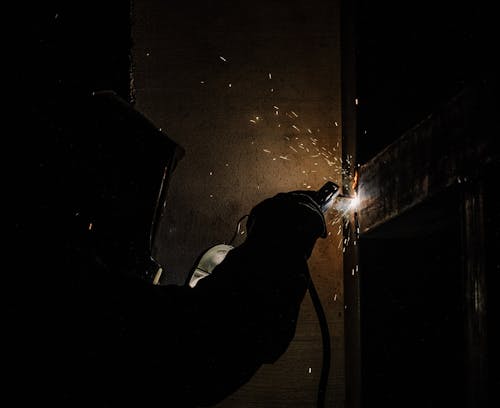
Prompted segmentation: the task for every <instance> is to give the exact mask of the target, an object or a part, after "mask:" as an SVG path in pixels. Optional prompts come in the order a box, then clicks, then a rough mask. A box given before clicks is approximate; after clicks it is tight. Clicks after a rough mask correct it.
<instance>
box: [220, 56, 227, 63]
mask: <svg viewBox="0 0 500 408" xmlns="http://www.w3.org/2000/svg"><path fill="white" fill-rule="evenodd" d="M219 58H220V59H221V60H222V61H224V62H227V59H225V58H224V57H223V56H222V55H219Z"/></svg>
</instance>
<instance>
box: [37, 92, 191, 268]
mask: <svg viewBox="0 0 500 408" xmlns="http://www.w3.org/2000/svg"><path fill="white" fill-rule="evenodd" d="M63 99H64V98H61V100H63ZM67 100H68V101H69V100H71V103H69V102H66V99H64V102H62V103H61V106H56V107H53V109H54V110H56V109H57V110H58V112H57V114H54V113H53V114H52V115H50V116H49V117H51V118H53V117H55V118H56V119H52V120H54V122H55V123H54V125H53V127H54V133H53V134H54V137H53V139H51V140H50V142H51V143H53V146H52V147H51V149H50V150H52V152H50V154H51V156H49V158H50V160H47V163H46V165H45V166H44V167H43V171H44V172H45V173H42V172H39V173H38V174H37V176H38V177H39V178H40V179H41V180H40V182H39V183H38V184H39V185H40V189H42V188H43V191H42V192H41V193H40V196H43V197H42V198H41V200H43V199H45V200H46V202H45V203H43V205H44V207H45V208H46V209H47V210H46V211H49V210H50V212H51V214H50V219H51V220H52V221H51V222H52V227H53V229H54V230H55V229H56V228H59V229H60V231H61V232H60V233H59V234H58V235H60V236H61V237H62V239H63V240H73V244H72V247H78V246H79V245H81V246H82V247H83V246H85V247H92V248H93V249H94V250H95V254H96V255H95V256H96V257H97V258H98V259H99V261H100V262H101V263H102V264H104V265H106V267H108V269H112V270H115V271H119V273H128V274H132V275H139V276H141V277H147V278H151V275H154V274H155V273H156V271H157V270H158V267H159V265H158V263H157V262H156V261H155V260H154V259H153V257H152V242H153V240H154V237H155V234H156V231H157V226H158V221H159V218H160V217H161V213H162V210H163V207H164V203H165V199H166V198H165V196H166V190H167V187H168V182H169V179H170V177H171V173H172V171H173V170H174V168H175V166H176V163H177V161H178V160H179V159H180V158H181V157H182V155H183V153H184V151H183V149H182V148H181V147H180V146H179V145H178V144H177V143H175V142H174V141H173V140H171V139H170V138H169V137H168V136H167V135H166V134H165V133H163V132H162V131H161V130H159V129H158V128H157V127H156V126H155V125H154V124H153V123H152V122H151V121H149V120H148V119H147V118H146V117H145V116H144V115H142V114H141V113H140V112H139V111H137V110H136V109H134V108H133V106H132V105H131V104H129V103H128V102H126V101H125V100H123V99H122V98H120V97H119V96H117V95H116V94H115V93H114V92H111V91H109V92H108V91H103V92H97V93H94V94H93V95H85V96H81V97H80V98H73V99H69V97H68V99H67ZM65 105H66V106H65ZM46 149H47V150H49V149H48V148H46ZM55 152H56V153H55ZM56 154H57V156H56V157H55V155H56ZM42 159H44V158H43V157H42V158H41V160H42ZM46 217H49V215H47V216H46ZM82 237H84V238H82ZM76 241H77V242H76ZM75 242H76V243H75Z"/></svg>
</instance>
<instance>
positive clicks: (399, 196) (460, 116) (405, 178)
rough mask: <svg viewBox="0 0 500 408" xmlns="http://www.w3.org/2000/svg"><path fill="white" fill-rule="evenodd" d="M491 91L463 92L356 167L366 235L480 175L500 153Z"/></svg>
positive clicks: (362, 228) (476, 89)
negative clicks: (450, 188)
mask: <svg viewBox="0 0 500 408" xmlns="http://www.w3.org/2000/svg"><path fill="white" fill-rule="evenodd" d="M492 102H493V100H492V99H491V98H490V96H489V94H488V93H487V92H485V91H484V90H483V89H482V88H475V87H474V88H470V89H467V90H465V91H463V92H462V93H461V94H460V95H458V96H457V97H456V98H455V99H454V100H452V101H451V102H450V103H449V104H448V105H447V106H445V107H444V108H443V109H442V110H441V111H439V112H436V113H435V114H433V115H431V116H429V117H428V118H427V119H425V120H424V121H422V122H421V123H420V124H418V125H417V126H415V127H414V128H412V129H410V130H409V131H407V132H406V133H405V134H404V135H403V136H401V138H399V139H398V140H397V141H396V142H395V143H393V144H391V145H390V146H388V147H387V148H386V149H384V150H383V151H381V152H380V153H379V154H378V155H376V156H375V157H374V158H373V159H372V160H370V161H369V162H368V163H366V164H364V165H363V166H362V167H361V170H360V183H359V193H360V198H361V205H360V211H359V216H360V227H361V233H367V232H369V231H371V230H373V229H374V228H376V227H377V226H379V225H381V224H383V223H385V222H386V221H389V220H391V219H393V218H394V217H396V216H397V215H400V214H402V213H403V212H405V211H407V210H409V209H410V208H412V207H414V206H415V205H417V204H419V203H422V202H423V201H425V200H426V199H428V198H430V197H432V196H435V195H436V194H438V193H439V192H441V191H443V190H445V189H446V188H448V187H450V186H454V185H457V184H460V183H464V182H470V181H471V180H473V179H475V178H477V177H480V176H481V173H482V172H483V171H485V170H484V169H485V168H486V167H487V166H488V165H489V164H490V163H491V162H493V160H497V159H498V152H497V151H495V150H494V149H493V148H492V147H493V139H494V135H493V134H492V133H491V132H492V129H495V126H491V124H489V123H488V122H491V121H492V120H494V116H492V115H491V113H492V109H493V108H492V106H493V105H492Z"/></svg>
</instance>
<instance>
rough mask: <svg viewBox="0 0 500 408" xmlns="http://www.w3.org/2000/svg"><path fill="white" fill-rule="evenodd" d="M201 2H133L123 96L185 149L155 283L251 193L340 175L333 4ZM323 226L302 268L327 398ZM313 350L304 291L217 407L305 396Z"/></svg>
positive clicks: (337, 330) (333, 287) (335, 390)
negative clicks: (288, 330) (264, 355)
mask: <svg viewBox="0 0 500 408" xmlns="http://www.w3.org/2000/svg"><path fill="white" fill-rule="evenodd" d="M206 3H207V4H202V5H196V6H194V5H193V4H189V5H188V4H182V3H178V4H175V6H174V5H170V6H166V4H170V3H165V2H162V1H159V0H136V1H135V2H134V14H133V15H134V18H133V38H134V43H135V46H134V63H135V71H134V75H135V87H136V88H135V92H136V100H137V105H136V106H137V108H138V109H139V110H140V111H142V112H143V113H145V114H146V115H147V116H148V117H149V118H150V119H152V120H153V121H154V122H155V123H156V124H157V125H158V126H159V127H161V128H162V129H163V130H164V131H165V132H166V133H167V134H168V135H169V136H170V137H171V138H172V139H173V140H175V141H176V142H178V143H179V144H180V145H181V146H183V147H184V149H185V150H186V155H185V157H184V158H183V159H182V161H181V162H180V163H179V165H178V168H177V169H176V171H175V174H174V177H173V179H172V182H171V185H170V189H169V195H168V199H169V203H168V205H167V207H166V210H165V213H164V217H163V223H162V226H161V228H160V231H159V236H158V239H157V240H156V256H157V258H158V260H159V261H160V262H161V263H162V264H163V265H164V267H165V273H164V276H163V278H162V281H163V283H176V284H179V283H181V282H183V281H184V279H185V276H186V273H187V272H188V270H189V269H190V268H191V267H192V264H193V262H194V260H195V258H196V256H198V255H199V254H200V252H201V251H203V250H205V249H206V248H208V247H209V246H211V245H213V244H216V243H221V242H228V241H229V240H230V238H231V237H232V235H233V232H234V230H235V228H236V223H237V220H238V219H239V218H240V217H241V216H242V215H244V214H246V213H248V212H249V211H250V209H251V208H252V207H253V206H254V205H255V204H257V203H258V202H259V201H261V200H262V199H264V198H267V197H269V196H272V195H274V194H276V193H278V192H281V191H289V190H295V189H302V188H303V189H305V188H313V189H316V188H319V187H320V186H321V185H322V184H323V183H324V182H325V180H328V179H332V180H334V181H336V182H337V183H340V182H341V177H340V170H341V169H340V162H339V161H340V160H339V159H340V154H341V145H340V140H341V130H340V129H341V123H340V117H341V115H340V43H339V22H340V21H339V19H340V16H339V4H340V2H339V1H326V0H312V1H310V2H304V1H301V2H299V1H255V2H247V3H238V2H229V1H223V2H217V3H213V2H206ZM337 216H338V214H337V213H331V214H329V215H328V220H329V221H332V222H333V221H334V220H335V218H336V217H337ZM291 221H292V220H291ZM330 231H331V233H332V234H331V235H330V236H329V237H328V238H327V239H325V240H321V242H319V243H318V245H317V246H316V248H315V251H314V253H313V256H312V258H311V259H310V263H309V264H310V269H311V272H312V275H313V278H314V280H315V282H316V284H317V287H318V291H319V294H320V296H321V298H322V301H323V305H324V307H325V309H326V313H327V317H328V320H329V323H330V331H331V334H332V340H333V342H332V344H333V360H332V372H331V375H330V382H329V388H328V392H327V404H328V406H332V404H333V405H334V406H336V407H341V406H343V400H344V378H343V377H344V363H343V361H344V358H343V350H344V343H343V312H344V307H343V296H342V260H341V259H342V250H341V248H339V242H340V239H341V235H337V231H338V224H334V225H332V226H330ZM243 238H244V236H241V237H240V240H239V241H236V244H237V243H239V242H241V239H243ZM321 351H322V350H321V337H320V331H319V326H318V323H317V319H316V316H315V313H314V309H313V307H312V303H311V301H310V299H309V297H308V296H306V299H305V300H304V303H303V305H302V309H301V315H300V320H299V324H298V328H297V334H296V337H295V339H294V341H293V342H292V344H291V346H290V348H289V350H288V351H287V352H286V353H285V355H284V356H283V357H282V358H281V359H280V360H279V361H278V362H277V363H275V364H274V365H270V366H264V367H263V368H262V369H261V370H260V371H259V372H258V373H257V375H256V376H255V377H254V378H253V379H252V380H251V381H250V382H249V383H248V384H247V385H245V386H244V387H243V388H242V389H240V390H239V391H238V392H237V393H236V394H234V395H233V396H232V397H230V398H229V399H228V400H226V401H224V402H223V403H221V404H220V406H221V407H225V408H229V407H240V406H246V407H252V406H255V407H272V406H279V407H283V406H287V407H302V408H303V407H308V406H311V407H312V406H314V405H315V399H316V392H317V385H318V380H319V374H320V370H321V358H322V354H321ZM242 352H245V351H244V350H242Z"/></svg>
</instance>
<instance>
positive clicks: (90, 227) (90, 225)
mask: <svg viewBox="0 0 500 408" xmlns="http://www.w3.org/2000/svg"><path fill="white" fill-rule="evenodd" d="M91 229H92V223H90V224H89V231H90V230H91Z"/></svg>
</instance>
